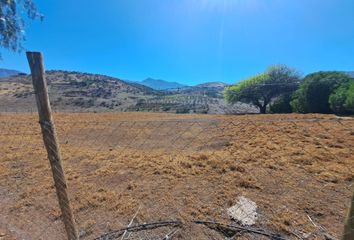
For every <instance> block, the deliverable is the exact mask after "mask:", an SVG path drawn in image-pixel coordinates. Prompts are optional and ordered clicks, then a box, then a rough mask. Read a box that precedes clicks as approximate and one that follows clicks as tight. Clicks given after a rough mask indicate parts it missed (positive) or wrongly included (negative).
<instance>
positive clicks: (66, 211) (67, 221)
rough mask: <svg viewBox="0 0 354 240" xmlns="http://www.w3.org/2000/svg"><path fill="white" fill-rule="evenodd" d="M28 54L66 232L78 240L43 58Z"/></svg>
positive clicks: (36, 53) (39, 55)
mask: <svg viewBox="0 0 354 240" xmlns="http://www.w3.org/2000/svg"><path fill="white" fill-rule="evenodd" d="M26 54H27V59H28V63H29V66H30V68H31V74H32V83H33V87H34V91H35V96H36V103H37V108H38V115H39V123H40V125H41V129H42V135H43V141H44V145H45V147H46V150H47V153H48V159H49V162H50V166H51V169H52V174H53V179H54V185H55V189H56V192H57V197H58V201H59V206H60V209H61V213H62V217H63V222H64V225H65V230H66V233H67V236H68V239H69V240H77V239H79V237H78V233H77V229H76V225H75V220H74V216H73V212H72V210H71V206H70V202H69V197H68V193H67V184H66V179H65V175H64V171H63V168H62V164H61V157H60V151H59V143H58V140H57V135H56V131H55V126H54V122H53V118H52V113H51V107H50V103H49V97H48V90H47V83H46V80H45V72H44V64H43V56H42V53H40V52H27V53H26Z"/></svg>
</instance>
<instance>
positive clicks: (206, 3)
mask: <svg viewBox="0 0 354 240" xmlns="http://www.w3.org/2000/svg"><path fill="white" fill-rule="evenodd" d="M35 2H36V3H37V6H38V8H39V10H40V11H41V12H42V13H43V14H44V15H45V19H44V22H42V23H41V22H39V21H36V22H28V25H27V29H26V36H27V41H26V42H25V47H26V48H27V49H28V50H36V51H42V52H44V56H45V64H46V69H62V70H77V71H83V72H91V73H101V74H106V75H111V76H115V77H119V78H121V79H128V80H143V79H145V78H147V77H153V78H159V79H165V80H169V81H178V82H181V83H184V84H196V83H200V82H207V81H223V82H227V83H234V82H237V81H239V80H241V79H244V78H246V77H248V76H251V75H253V74H255V73H258V72H261V71H263V70H264V69H265V68H266V67H267V66H269V65H271V64H277V63H283V64H287V65H289V66H292V67H295V68H298V69H299V70H300V71H302V72H303V73H304V74H307V73H310V72H314V71H319V70H348V71H349V70H351V71H354V0H100V1H93V0H60V1H59V0H56V1H55V0H35ZM1 52H2V53H3V58H4V60H3V61H2V62H0V67H3V68H11V69H19V70H22V71H25V72H28V71H29V70H28V66H27V62H26V58H25V54H24V53H21V54H13V53H9V52H7V51H4V50H3V49H1Z"/></svg>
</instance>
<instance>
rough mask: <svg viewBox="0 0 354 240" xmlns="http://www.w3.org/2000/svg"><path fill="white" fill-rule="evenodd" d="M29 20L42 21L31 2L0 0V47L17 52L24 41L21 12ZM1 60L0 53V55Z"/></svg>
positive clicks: (24, 0) (30, 0) (28, 0)
mask: <svg viewBox="0 0 354 240" xmlns="http://www.w3.org/2000/svg"><path fill="white" fill-rule="evenodd" d="M23 11H24V12H25V13H26V15H27V17H28V18H29V19H32V20H33V19H37V18H39V19H40V20H43V15H41V14H40V13H39V12H38V10H37V8H36V6H35V4H34V3H33V1H32V0H0V47H2V48H5V49H8V50H11V51H14V52H19V51H21V50H23V45H22V43H23V41H25V21H24V18H23V15H21V12H23ZM0 58H1V53H0Z"/></svg>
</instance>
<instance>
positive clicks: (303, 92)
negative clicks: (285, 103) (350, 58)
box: [291, 72, 352, 113]
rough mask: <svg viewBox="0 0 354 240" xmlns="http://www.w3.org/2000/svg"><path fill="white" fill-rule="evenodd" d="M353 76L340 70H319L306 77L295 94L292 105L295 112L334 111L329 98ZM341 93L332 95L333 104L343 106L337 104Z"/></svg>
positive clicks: (336, 106)
mask: <svg viewBox="0 0 354 240" xmlns="http://www.w3.org/2000/svg"><path fill="white" fill-rule="evenodd" d="M351 80H352V78H350V77H349V76H347V75H346V74H343V73H340V72H317V73H312V74H309V75H307V76H306V77H305V79H304V80H303V82H302V83H301V85H300V88H299V89H298V90H297V91H296V92H295V94H294V95H293V100H292V102H291V106H292V109H293V111H294V112H299V113H332V112H333V111H332V109H331V107H330V103H329V98H330V95H331V94H332V93H333V92H334V91H335V90H336V89H337V88H338V86H340V85H341V84H347V83H348V82H349V81H351ZM339 95H340V93H339V94H337V95H335V96H333V97H332V99H333V104H334V105H333V106H334V107H335V108H336V109H338V108H342V107H340V106H338V105H336V104H338V101H339V99H338V98H339Z"/></svg>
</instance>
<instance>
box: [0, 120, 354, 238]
mask: <svg viewBox="0 0 354 240" xmlns="http://www.w3.org/2000/svg"><path fill="white" fill-rule="evenodd" d="M54 118H55V123H56V127H57V132H58V137H59V140H60V144H61V153H62V158H63V165H64V169H65V171H66V177H67V180H68V185H69V192H70V198H71V200H72V206H73V208H74V214H75V217H76V221H77V223H78V227H79V229H80V235H81V236H82V237H81V239H94V238H95V237H98V236H100V235H102V234H104V233H107V232H109V231H112V230H117V229H120V228H123V227H126V226H127V225H128V224H129V222H130V220H131V219H132V217H133V215H134V214H135V213H136V212H137V210H138V209H139V212H138V214H137V217H136V219H135V223H136V224H138V223H149V222H156V221H162V220H181V221H183V222H185V223H190V222H191V221H194V220H208V221H210V220H213V221H218V222H221V223H227V224H236V223H235V222H233V221H232V220H231V219H230V217H229V216H228V215H227V211H226V209H227V208H229V207H230V206H232V205H234V204H235V203H237V201H238V199H239V198H240V197H241V196H244V197H246V198H248V199H250V200H252V201H254V202H255V203H256V204H257V206H258V208H257V213H258V219H257V222H256V225H255V226H253V228H257V229H262V230H264V231H266V232H272V233H277V234H280V236H282V237H284V238H286V239H298V238H307V239H325V237H326V236H327V237H330V236H332V237H334V238H335V239H337V238H339V237H340V236H341V233H342V228H343V221H344V216H345V214H346V211H347V208H348V206H349V201H350V198H351V194H352V193H353V190H354V187H353V181H354V156H353V147H354V120H353V119H350V118H348V119H342V118H337V117H335V116H333V115H314V114H312V115H296V114H289V115H264V116H261V115H245V116H219V115H214V116H213V115H175V114H157V113H156V114H147V113H120V114H114V113H106V114H105V113H100V114H94V113H82V114H79V113H75V114H74V113H73V114H70V113H65V114H60V113H57V114H55V116H54ZM0 132H1V134H0V212H1V214H0V234H1V235H0V239H63V238H64V236H65V232H64V230H63V226H62V223H61V221H60V211H59V208H58V204H57V201H56V195H55V189H54V187H53V181H52V177H51V172H50V167H49V162H48V160H47V158H46V152H45V150H44V147H43V143H42V137H41V134H40V128H39V124H38V122H37V116H36V115H34V114H32V115H31V114H1V115H0ZM159 231H161V232H159V233H156V234H162V231H163V229H160V230H159ZM166 231H167V230H166ZM146 234H148V233H146ZM149 234H153V233H149ZM165 234H166V233H165ZM240 234H241V235H242V237H243V238H244V239H262V238H261V237H260V236H259V235H252V234H242V233H240ZM150 236H152V235H150ZM174 237H175V238H176V239H225V236H224V235H222V234H221V233H220V232H218V231H214V230H211V229H209V228H206V227H202V226H199V225H198V226H197V225H196V224H192V223H191V224H186V225H185V226H184V227H183V228H181V229H179V231H178V232H177V233H176V235H175V236H174ZM150 238H151V239H155V238H153V237H149V238H148V237H146V239H150ZM119 239H120V238H119ZM158 239H162V238H158ZM241 239H242V238H241Z"/></svg>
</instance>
